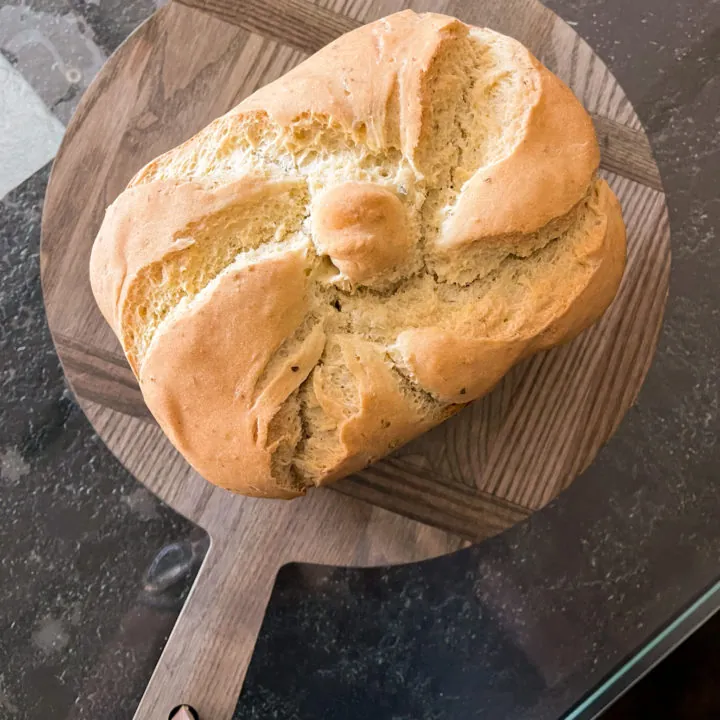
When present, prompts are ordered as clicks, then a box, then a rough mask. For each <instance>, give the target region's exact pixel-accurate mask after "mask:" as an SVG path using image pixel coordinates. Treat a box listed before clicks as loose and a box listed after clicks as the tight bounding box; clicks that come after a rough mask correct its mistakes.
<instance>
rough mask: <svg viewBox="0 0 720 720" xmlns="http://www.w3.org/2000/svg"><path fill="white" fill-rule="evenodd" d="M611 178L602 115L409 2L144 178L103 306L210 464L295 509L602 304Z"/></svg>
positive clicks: (196, 453) (111, 232) (608, 290)
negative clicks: (298, 501) (298, 500)
mask: <svg viewBox="0 0 720 720" xmlns="http://www.w3.org/2000/svg"><path fill="white" fill-rule="evenodd" d="M598 162H599V152H598V145H597V141H596V138H595V134H594V131H593V125H592V122H591V120H590V118H589V116H588V115H587V113H586V112H585V110H584V109H583V108H582V106H581V105H580V103H579V102H578V100H577V99H576V98H575V97H574V95H573V94H572V92H571V91H570V90H569V89H568V88H567V87H566V86H565V85H564V84H563V83H562V82H560V80H558V78H556V77H555V76H554V75H553V74H552V73H550V72H549V71H548V70H547V69H546V68H544V67H543V66H542V65H541V64H540V63H539V62H538V61H537V60H536V59H535V58H534V57H533V56H532V55H531V53H530V52H529V51H528V50H526V49H525V48H524V47H523V46H522V45H520V44H519V43H518V42H516V41H515V40H512V39H510V38H508V37H505V36H503V35H500V34H498V33H495V32H493V31H491V30H487V29H480V28H476V27H470V26H468V25H465V24H463V23H462V22H460V21H458V20H456V19H454V18H451V17H446V16H443V15H435V14H422V15H418V14H415V13H414V12H411V11H405V12H401V13H398V14H395V15H391V16H390V17H387V18H385V19H383V20H379V21H377V22H374V23H372V24H370V25H367V26H365V27H362V28H359V29H358V30H355V31H354V32H351V33H348V34H347V35H345V36H343V37H341V38H339V39H338V40H336V41H335V42H333V43H331V44H330V45H328V46H327V47H325V48H324V49H323V50H321V51H320V52H318V53H317V54H316V55H314V56H312V57H311V58H309V59H308V60H306V61H305V62H303V63H302V64H301V65H299V66H298V67H296V68H295V69H293V70H292V71H291V72H289V73H288V74H287V75H285V76H284V77H282V78H280V79H279V80H277V81H276V82H273V83H271V84H270V85H267V86H266V87H264V88H262V89H260V90H259V91H257V92H256V93H255V94H254V95H252V96H250V97H249V98H247V99H246V100H244V101H243V102H242V103H241V104H240V105H238V106H237V107H236V108H234V109H233V110H231V111H230V112H229V113H228V114H227V115H224V116H223V117H221V118H219V119H217V120H215V121H214V122H212V123H211V124H210V125H209V126H208V127H206V128H205V129H204V130H202V131H201V132H200V133H198V134H197V135H196V136H195V137H193V138H192V139H190V140H188V141H187V142H186V143H184V144H183V145H180V146H179V147H177V148H175V149H174V150H171V151H170V152H168V153H166V154H164V155H162V156H161V157H159V158H157V159H156V160H154V161H153V162H151V163H150V164H149V165H147V166H146V167H145V168H143V169H142V170H141V171H140V172H139V173H138V175H137V176H136V177H135V178H134V179H133V180H132V181H131V183H130V185H129V186H128V188H127V189H126V190H125V191H124V192H123V193H122V194H121V195H120V196H119V197H118V199H117V200H116V201H115V202H114V203H113V204H112V205H111V206H110V208H109V209H108V211H107V214H106V216H105V220H104V222H103V225H102V228H101V230H100V233H99V235H98V237H97V240H96V242H95V245H94V248H93V253H92V259H91V265H90V271H91V279H92V287H93V292H94V294H95V297H96V299H97V303H98V305H99V306H100V309H101V310H102V312H103V314H104V316H105V318H106V319H107V321H108V322H109V323H110V325H111V326H112V328H113V330H114V331H115V333H116V334H117V336H118V338H119V339H120V341H121V343H122V346H123V348H124V350H125V353H126V355H127V358H128V361H129V362H130V365H131V366H132V369H133V371H134V372H135V374H136V376H137V378H138V380H139V382H140V386H141V388H142V392H143V395H144V397H145V400H146V402H147V405H148V407H149V408H150V410H151V411H152V413H153V415H154V416H155V418H156V419H157V421H158V422H159V423H160V425H161V426H162V428H163V429H164V431H165V432H166V433H167V435H168V437H169V438H170V440H171V441H172V442H173V443H174V444H175V446H176V447H177V448H178V450H180V452H181V453H182V454H183V455H184V456H185V457H186V458H187V460H188V461H189V462H190V463H191V464H192V465H193V466H194V467H195V468H196V469H197V470H198V472H199V473H201V474H202V475H203V476H204V477H205V478H207V479H208V480H210V481H211V482H213V483H216V484H218V485H221V486H222V487H225V488H228V489H229V490H233V491H235V492H239V493H244V494H248V495H257V496H264V497H284V498H290V497H294V496H297V495H300V494H303V493H304V492H305V491H306V489H307V488H309V487H313V486H316V485H320V484H323V483H327V482H330V481H332V480H335V479H338V478H340V477H342V476H344V475H346V474H348V473H352V472H354V471H356V470H358V469H360V468H362V467H364V466H366V465H367V464H369V463H371V462H373V461H374V460H375V459H376V458H379V457H381V456H383V455H385V454H387V453H388V452H391V451H392V450H393V449H394V448H397V447H398V446H399V445H401V444H403V443H405V442H407V441H408V440H410V439H411V438H413V437H415V436H417V435H418V434H420V433H422V432H423V431H425V430H427V429H428V428H430V427H432V426H434V425H436V424H437V423H439V422H441V421H442V420H444V419H445V418H447V417H448V416H450V415H451V414H452V413H454V412H456V411H457V410H458V409H460V408H461V407H462V406H463V405H464V404H466V403H468V402H470V401H472V400H475V399H476V398H479V397H481V396H482V395H484V394H485V393H487V392H488V391H489V390H490V389H491V388H492V387H493V386H494V385H495V384H496V383H497V382H498V380H500V378H501V377H502V376H503V374H504V373H505V372H507V370H508V369H509V368H510V367H511V366H512V365H513V364H514V363H516V362H517V361H518V360H520V359H522V358H525V357H527V356H528V355H529V354H531V353H534V352H536V351H539V350H543V349H545V348H549V347H551V346H553V345H557V344H558V343H563V342H566V341H567V340H570V339H571V338H573V337H574V336H575V335H577V334H578V333H579V332H580V331H581V330H583V329H584V328H586V327H587V326H588V325H590V324H591V323H593V322H594V321H595V320H596V319H597V318H598V317H599V316H600V315H601V314H602V313H603V312H604V311H605V309H606V308H607V306H608V305H609V304H610V302H611V301H612V299H613V296H614V295H615V292H616V290H617V287H618V284H619V282H620V278H621V275H622V272H623V267H624V263H625V229H624V225H623V221H622V216H621V211H620V207H619V204H618V202H617V200H616V198H615V196H614V195H613V193H612V191H611V190H610V189H609V187H608V186H607V184H606V183H605V182H604V181H603V180H601V179H599V178H598V177H597V176H596V171H597V168H598Z"/></svg>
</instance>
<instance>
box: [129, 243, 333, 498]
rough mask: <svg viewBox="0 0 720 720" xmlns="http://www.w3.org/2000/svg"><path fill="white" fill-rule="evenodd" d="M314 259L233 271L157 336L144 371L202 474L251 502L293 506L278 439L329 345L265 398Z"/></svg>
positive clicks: (287, 373)
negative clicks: (276, 460) (281, 419)
mask: <svg viewBox="0 0 720 720" xmlns="http://www.w3.org/2000/svg"><path fill="white" fill-rule="evenodd" d="M307 266H308V261H307V253H306V252H304V251H302V250H295V251H292V252H288V253H285V254H283V255H280V256H278V257H277V258H274V259H271V260H266V261H264V262H262V263H257V264H249V265H244V264H240V265H238V267H233V268H231V269H230V270H228V271H226V272H225V273H224V274H223V275H222V277H221V278H220V279H219V281H217V282H216V284H215V285H214V287H212V288H210V289H209V290H208V291H205V292H203V293H202V295H201V296H199V297H198V298H196V299H195V301H194V302H193V303H192V304H191V305H190V306H189V307H188V308H187V309H186V310H185V312H182V313H178V314H177V316H176V317H174V318H172V319H171V320H170V321H169V322H167V323H166V324H165V326H164V327H163V328H162V329H161V330H160V331H159V332H158V333H157V335H156V336H155V338H154V340H153V342H152V344H151V346H150V348H149V350H148V352H147V355H146V356H145V359H144V362H143V364H142V369H141V371H140V378H139V379H140V386H141V388H142V391H143V396H144V397H145V400H146V402H147V404H148V407H149V408H150V410H151V411H152V413H153V415H154V416H155V418H156V419H157V421H158V422H159V423H160V425H161V427H162V428H163V430H164V431H165V433H166V434H167V435H168V437H169V438H170V439H171V440H172V442H173V444H174V445H175V447H177V448H178V450H180V452H181V453H182V454H183V455H185V457H186V458H188V460H189V461H190V462H191V463H192V465H193V467H195V469H196V470H197V471H198V472H199V473H200V474H202V475H203V476H205V477H210V478H212V479H213V482H215V483H217V484H218V485H221V486H223V487H227V488H233V489H237V488H239V487H242V488H243V492H244V493H246V494H248V495H257V496H272V497H293V496H295V495H298V494H300V493H301V492H302V490H301V489H299V488H293V487H279V486H278V480H277V478H273V475H272V468H271V458H272V450H273V447H272V442H273V440H272V438H270V437H269V433H268V429H269V426H270V423H271V421H272V419H273V417H274V415H275V414H276V413H277V412H278V410H279V409H280V406H281V405H282V403H283V402H284V401H285V400H286V399H287V397H288V396H289V395H290V394H291V393H292V392H293V391H294V390H295V389H297V387H298V386H299V385H300V384H301V383H302V382H303V381H304V380H305V379H306V377H307V376H308V374H309V373H310V371H311V370H312V369H313V367H314V366H315V363H316V362H317V360H318V358H319V356H320V354H321V353H322V346H323V340H324V338H323V337H322V335H320V336H318V335H315V336H313V337H312V341H311V343H310V344H309V346H307V347H306V348H305V352H304V353H302V356H300V357H295V358H293V359H292V361H290V360H289V361H288V363H287V365H291V364H292V365H293V366H297V367H298V369H297V370H296V371H292V370H291V369H290V367H283V368H282V369H281V370H279V371H278V373H277V375H276V376H275V378H273V381H272V382H271V383H270V384H269V385H268V386H266V387H265V388H258V382H259V380H260V378H261V377H262V375H263V373H264V371H265V369H266V368H267V366H268V363H269V362H270V360H271V358H272V356H273V354H274V353H275V351H276V350H277V349H278V347H279V346H280V345H281V344H282V343H283V341H284V340H285V339H286V338H287V337H288V336H289V335H292V334H293V333H294V332H295V331H296V330H297V328H298V327H299V326H300V325H301V324H302V322H303V320H304V319H305V315H306V312H307V309H308V296H307V285H308V282H307V276H306V275H305V274H304V272H303V271H304V269H305V268H306V267H307Z"/></svg>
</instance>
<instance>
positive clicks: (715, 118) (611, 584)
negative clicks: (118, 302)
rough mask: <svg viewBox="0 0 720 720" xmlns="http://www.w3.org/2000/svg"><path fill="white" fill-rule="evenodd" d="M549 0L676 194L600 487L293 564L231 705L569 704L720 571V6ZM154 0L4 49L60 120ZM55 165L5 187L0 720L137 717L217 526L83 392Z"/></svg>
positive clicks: (6, 35) (114, 8) (510, 712)
mask: <svg viewBox="0 0 720 720" xmlns="http://www.w3.org/2000/svg"><path fill="white" fill-rule="evenodd" d="M549 5H550V6H551V7H552V9H554V10H555V11H556V12H558V13H559V14H560V15H561V16H562V17H564V18H565V19H566V20H567V21H569V22H571V23H572V24H573V25H574V26H575V28H576V29H577V30H578V32H579V33H580V34H581V35H582V36H584V37H585V38H586V39H587V40H588V41H589V42H590V44H591V45H592V46H593V47H594V49H595V50H596V51H597V52H598V53H599V54H600V56H601V57H603V58H604V59H605V61H606V62H607V63H608V65H609V66H610V67H611V69H612V70H613V72H614V74H615V75H616V77H617V78H618V79H619V80H620V82H621V84H622V85H623V87H624V89H625V90H626V92H627V94H628V96H629V97H630V99H631V100H632V102H633V104H634V105H635V107H636V109H637V111H638V114H639V115H640V117H641V119H642V120H643V122H644V123H645V126H646V128H647V129H648V132H649V135H650V138H651V141H652V144H653V148H654V151H655V154H656V158H657V161H658V164H659V166H660V169H661V172H662V175H663V180H664V183H665V188H666V191H667V194H668V201H669V205H670V213H671V225H672V238H673V268H672V278H671V295H670V300H669V304H668V309H667V314H666V321H665V326H664V331H663V336H662V339H661V343H660V348H659V352H658V355H657V357H656V360H655V363H654V365H653V367H652V369H651V371H650V374H649V376H648V379H647V381H646V383H645V386H644V388H643V390H642V392H641V394H640V398H639V402H638V404H637V405H636V407H635V408H633V409H632V410H631V411H630V413H629V414H628V416H627V417H626V419H625V421H624V422H623V424H622V426H621V428H620V430H619V432H618V433H617V434H616V436H615V437H614V438H613V439H612V441H611V442H610V443H609V445H608V446H607V447H606V448H605V449H604V450H603V451H602V452H601V454H600V456H599V458H598V460H597V461H596V462H595V463H594V464H593V466H592V467H591V469H590V470H589V471H588V472H587V473H586V474H585V476H584V477H583V478H582V479H581V480H580V481H578V482H577V483H575V484H574V485H573V486H572V487H571V489H570V490H569V491H568V492H566V493H565V494H564V495H563V496H562V497H561V498H560V499H559V500H558V501H556V502H555V503H553V504H552V505H551V506H550V507H549V508H547V509H546V510H544V511H543V512H541V513H538V514H537V515H535V516H534V517H533V518H532V519H531V520H530V521H529V522H527V523H525V524H523V525H520V526H518V527H516V528H514V529H512V530H511V531H509V532H507V533H504V534H503V535H501V536H499V537H497V538H494V539H493V540H491V541H488V542H485V543H483V544H482V545H479V546H477V547H473V548H470V549H468V550H465V551H462V552H460V553H457V554H455V555H452V556H448V557H445V558H441V559H438V560H434V561H430V562H427V563H422V564H419V565H414V566H406V567H400V568H395V569H391V570H383V569H376V570H366V571H357V570H343V569H335V570H333V569H327V568H316V567H309V566H300V565H291V566H287V567H285V568H283V570H282V571H281V573H280V575H279V577H278V581H277V585H276V588H275V591H274V593H273V597H272V599H271V602H270V606H269V608H268V613H267V616H266V620H265V623H264V625H263V629H262V632H261V635H260V638H259V640H258V646H257V650H256V653H255V656H254V658H253V662H252V665H251V667H250V671H249V674H248V678H247V682H246V686H245V691H244V693H243V697H242V699H241V701H240V704H239V706H238V711H237V713H236V717H237V718H243V719H245V718H261V717H262V718H268V717H277V718H283V719H291V718H292V719H295V718H303V719H305V718H307V719H310V718H330V717H343V718H358V719H359V718H366V717H368V716H370V715H372V716H373V717H375V718H377V719H378V720H380V719H381V718H388V719H390V718H394V719H395V720H401V719H407V720H410V719H413V720H414V719H417V718H434V719H439V718H453V719H454V720H463V719H464V718H490V719H491V720H497V719H499V718H503V719H511V718H512V719H515V718H517V719H518V720H519V719H520V718H543V719H547V720H550V719H551V718H557V717H559V716H561V715H562V714H563V713H564V712H566V711H567V710H568V709H569V708H570V707H571V706H572V705H573V704H574V703H576V702H577V701H578V700H579V699H580V698H581V697H582V696H583V695H584V694H585V693H587V691H588V690H589V689H591V688H592V687H593V686H594V685H595V684H596V683H597V682H598V681H599V680H600V679H601V678H602V677H603V676H604V675H606V674H607V673H608V672H609V671H610V670H611V669H612V668H613V667H614V666H616V665H617V663H618V662H619V661H620V660H622V659H623V658H624V657H626V656H627V655H628V654H629V653H632V652H633V651H634V650H635V649H637V648H638V647H639V646H640V645H642V643H644V642H645V641H646V640H647V639H648V638H649V637H650V636H652V635H653V634H654V633H656V632H657V630H658V629H659V628H660V627H662V626H663V625H664V624H665V623H666V622H667V621H668V620H669V619H670V618H672V617H673V616H674V615H675V614H676V613H677V612H678V610H679V609H680V608H682V607H683V606H684V605H685V604H686V603H687V602H688V601H689V600H691V599H692V598H693V597H695V596H696V595H697V594H698V593H699V592H700V591H701V590H702V589H703V588H704V587H707V586H708V585H709V584H710V583H712V582H714V581H716V580H717V579H718V577H720V492H718V490H719V489H720V444H719V443H718V437H719V435H720V408H719V407H718V404H719V401H720V389H719V385H720V384H719V382H718V381H719V380H720V377H719V376H720V284H719V283H718V278H719V277H720V243H719V241H718V238H717V235H716V232H717V229H718V226H719V222H718V221H719V220H720V145H719V143H718V137H720V2H718V0H710V1H708V0H688V1H687V2H684V3H675V2H670V1H669V0H636V2H632V3H631V2H627V0H552V1H551V2H549ZM155 6H156V4H155V3H153V2H152V1H151V0H128V1H127V2H123V1H122V0H107V1H105V0H30V1H28V2H23V3H20V2H12V1H11V2H4V3H0V52H1V53H2V57H0V61H3V62H5V63H6V65H9V66H12V68H14V70H16V71H17V72H18V73H19V74H20V75H22V76H23V77H24V78H25V80H27V82H28V83H29V85H30V86H32V88H33V90H34V92H35V93H36V94H37V96H39V97H40V99H41V100H42V102H43V103H44V104H45V106H46V107H47V108H49V110H50V111H51V112H52V113H53V114H54V116H55V118H56V119H58V120H59V121H60V122H61V123H64V124H65V123H67V121H68V120H69V118H70V115H71V114H72V111H73V109H74V107H75V105H76V104H77V100H78V98H79V97H80V95H81V94H82V91H83V90H84V89H85V88H86V87H87V85H88V83H89V82H90V80H91V79H92V77H93V75H94V74H95V72H97V70H98V69H99V67H100V66H101V65H102V62H103V61H104V60H105V58H106V57H107V56H108V55H109V54H110V53H111V52H112V51H113V50H114V49H115V48H116V47H117V46H118V45H119V44H120V42H122V40H123V39H124V38H125V37H126V36H127V35H128V33H129V32H131V31H132V30H133V29H134V28H135V27H136V26H137V25H138V24H139V23H140V22H141V21H142V20H143V19H145V18H146V17H147V16H148V15H149V14H150V13H151V12H152V11H153V10H154V8H155ZM1 70H2V68H1V67H0V71H1ZM2 77H4V76H2ZM1 113H2V107H0V114H1ZM1 126H2V123H1V122H0V127H1ZM58 127H59V126H58ZM0 150H2V145H1V144H0ZM48 171H49V170H48V166H47V165H46V166H45V167H43V168H42V169H40V170H38V171H37V172H34V174H32V175H31V176H30V177H28V178H27V179H26V180H24V181H23V182H21V184H19V185H18V186H17V187H15V189H14V190H12V191H11V192H10V193H9V194H7V195H6V196H5V197H4V198H3V199H1V200H0V278H1V280H2V282H1V283H0V320H1V323H2V324H1V327H0V383H1V385H0V387H1V388H2V391H1V394H0V518H1V519H2V523H0V552H1V553H2V554H1V558H2V560H1V562H0V719H2V720H5V718H8V719H9V720H17V719H23V720H24V719H26V718H27V719H28V720H34V719H35V718H38V719H39V718H48V717H58V718H93V719H96V718H101V717H102V718H107V719H110V718H112V719H114V718H128V717H131V715H132V711H133V709H134V707H135V706H136V704H137V702H138V699H139V696H140V694H141V693H142V690H143V688H144V685H145V683H146V682H147V680H148V678H149V675H150V673H151V671H152V668H153V666H154V663H155V661H156V659H157V657H158V655H159V653H160V651H161V649H162V645H163V642H164V640H165V638H166V636H167V633H168V632H169V630H170V628H171V627H172V625H173V623H174V621H175V618H176V616H177V613H178V611H179V608H180V607H181V605H182V600H183V597H184V595H185V594H186V592H187V589H188V587H189V585H190V583H191V581H192V578H193V576H194V573H195V571H196V570H197V567H198V564H199V562H200V561H201V558H202V555H203V551H204V546H205V538H204V536H203V534H202V532H200V531H199V530H198V529H197V528H193V527H192V526H191V525H190V524H189V523H187V522H186V521H185V520H183V519H182V518H179V517H177V516H175V514H174V513H173V512H172V511H170V510H169V509H168V508H166V507H164V506H163V505H162V504H161V503H159V502H158V501H157V500H155V499H154V498H153V497H152V496H151V495H150V494H149V493H148V492H147V491H145V490H144V489H143V487H142V486H140V485H139V484H138V483H137V482H136V481H135V480H133V478H132V477H130V476H129V475H128V473H127V472H125V470H124V469H123V468H122V467H121V466H120V465H119V463H118V462H117V461H116V460H115V459H114V457H113V456H112V455H111V454H110V452H109V451H108V450H107V449H106V448H105V447H104V446H103V444H102V443H101V442H100V441H99V439H98V438H97V436H96V435H95V434H94V433H93V430H92V428H91V427H90V425H89V423H88V422H87V421H86V420H85V418H84V416H83V415H82V413H81V412H80V410H79V409H78V407H77V406H76V404H75V403H74V401H73V399H72V396H71V395H70V394H69V392H68V391H67V390H66V389H65V386H64V383H63V377H62V371H61V369H60V367H59V363H58V360H57V357H56V355H55V353H54V350H53V347H52V342H51V340H50V335H49V332H48V330H47V327H46V324H45V320H44V314H43V307H42V297H41V292H40V281H39V266H38V251H39V239H40V217H41V209H42V201H43V195H44V191H45V187H46V184H47V178H48Z"/></svg>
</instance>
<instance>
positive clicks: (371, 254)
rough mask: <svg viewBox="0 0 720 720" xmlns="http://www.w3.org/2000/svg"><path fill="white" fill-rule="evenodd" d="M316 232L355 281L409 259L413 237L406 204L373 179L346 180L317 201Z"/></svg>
mask: <svg viewBox="0 0 720 720" xmlns="http://www.w3.org/2000/svg"><path fill="white" fill-rule="evenodd" d="M312 219H313V237H314V239H315V245H316V246H317V248H318V250H319V251H320V252H321V253H324V254H326V255H327V256H328V257H329V258H330V260H331V261H332V262H333V264H334V265H335V266H336V267H337V268H338V269H339V270H340V271H341V272H342V274H343V275H344V276H345V277H346V278H347V279H348V280H349V281H350V282H351V283H352V284H353V285H365V284H368V283H372V282H376V281H377V280H379V279H382V278H383V277H387V276H388V275H390V274H391V273H392V271H393V270H397V269H398V268H399V267H401V266H402V265H403V264H407V263H408V259H409V257H410V255H411V253H412V248H413V241H414V238H413V236H412V232H411V229H410V224H409V221H408V218H407V215H406V212H405V208H404V207H403V204H402V203H401V202H400V200H399V199H398V197H397V195H395V193H392V192H391V191H390V190H387V189H386V188H383V187H380V186H379V185H374V184H372V183H343V184H342V185H336V186H335V187H333V188H331V189H330V190H327V191H326V192H324V193H322V194H320V195H319V196H318V197H317V199H316V200H315V201H314V203H313V209H312Z"/></svg>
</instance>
